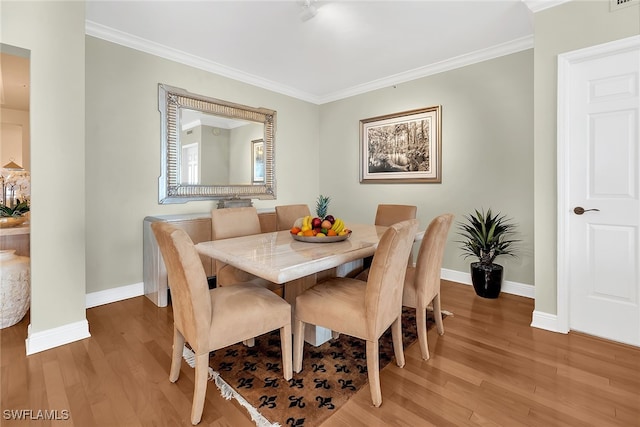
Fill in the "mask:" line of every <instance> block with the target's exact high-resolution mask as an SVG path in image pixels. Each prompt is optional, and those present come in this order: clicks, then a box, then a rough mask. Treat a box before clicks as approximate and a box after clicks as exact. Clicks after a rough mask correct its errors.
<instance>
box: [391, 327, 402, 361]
mask: <svg viewBox="0 0 640 427" xmlns="http://www.w3.org/2000/svg"><path fill="white" fill-rule="evenodd" d="M391 337H392V338H393V353H394V354H395V356H396V364H397V365H398V366H399V367H401V368H402V367H403V366H404V347H403V345H402V319H401V318H400V316H398V318H397V319H396V321H395V322H393V324H392V325H391Z"/></svg>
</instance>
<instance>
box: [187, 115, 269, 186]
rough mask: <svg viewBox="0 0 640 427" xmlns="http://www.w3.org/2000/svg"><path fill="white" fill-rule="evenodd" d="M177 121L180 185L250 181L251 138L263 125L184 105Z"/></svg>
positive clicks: (259, 136)
mask: <svg viewBox="0 0 640 427" xmlns="http://www.w3.org/2000/svg"><path fill="white" fill-rule="evenodd" d="M180 124H181V126H180V127H181V131H180V184H182V185H199V184H209V185H230V184H241V185H249V184H252V175H251V174H252V169H251V168H252V152H251V150H252V141H254V140H256V139H261V138H262V137H263V130H264V125H262V124H261V123H255V122H249V121H246V120H236V119H229V118H224V117H219V116H214V115H211V114H204V113H202V112H200V111H196V110H191V109H187V108H184V109H181V111H180ZM231 165H233V166H234V167H231Z"/></svg>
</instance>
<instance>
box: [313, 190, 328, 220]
mask: <svg viewBox="0 0 640 427" xmlns="http://www.w3.org/2000/svg"><path fill="white" fill-rule="evenodd" d="M330 201H331V197H329V196H327V197H325V196H323V195H322V194H321V195H320V196H318V200H317V202H316V215H317V216H318V218H324V217H325V216H327V212H329V202H330Z"/></svg>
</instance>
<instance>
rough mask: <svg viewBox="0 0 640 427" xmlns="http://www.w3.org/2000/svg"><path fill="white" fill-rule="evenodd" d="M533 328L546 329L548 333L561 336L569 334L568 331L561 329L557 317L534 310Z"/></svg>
mask: <svg viewBox="0 0 640 427" xmlns="http://www.w3.org/2000/svg"><path fill="white" fill-rule="evenodd" d="M531 326H532V327H534V328H538V329H544V330H546V331H551V332H559V333H561V334H566V333H568V332H569V331H568V330H564V329H563V328H561V327H560V322H558V316H557V315H555V314H551V313H545V312H543V311H538V310H534V312H533V317H532V319H531Z"/></svg>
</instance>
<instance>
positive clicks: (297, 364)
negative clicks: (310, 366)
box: [293, 319, 304, 372]
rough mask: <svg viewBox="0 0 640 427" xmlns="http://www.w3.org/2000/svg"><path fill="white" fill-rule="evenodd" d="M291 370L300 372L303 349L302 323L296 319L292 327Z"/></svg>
mask: <svg viewBox="0 0 640 427" xmlns="http://www.w3.org/2000/svg"><path fill="white" fill-rule="evenodd" d="M293 327H294V330H293V370H294V371H295V372H300V371H302V350H303V348H304V322H303V321H301V320H298V319H296V321H295V324H294V325H293Z"/></svg>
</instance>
